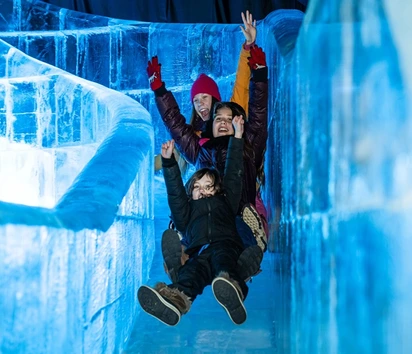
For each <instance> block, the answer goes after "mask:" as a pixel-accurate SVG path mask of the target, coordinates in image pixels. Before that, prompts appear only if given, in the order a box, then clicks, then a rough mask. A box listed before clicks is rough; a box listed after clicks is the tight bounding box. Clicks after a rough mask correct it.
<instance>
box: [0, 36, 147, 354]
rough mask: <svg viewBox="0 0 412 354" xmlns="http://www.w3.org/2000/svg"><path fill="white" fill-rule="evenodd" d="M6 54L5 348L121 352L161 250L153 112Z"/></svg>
mask: <svg viewBox="0 0 412 354" xmlns="http://www.w3.org/2000/svg"><path fill="white" fill-rule="evenodd" d="M0 52H1V54H2V55H1V58H0V68H1V69H2V75H3V78H2V79H0V98H1V100H0V123H1V124H0V132H1V137H0V200H1V201H0V240H1V242H0V289H1V290H0V299H1V301H0V312H1V314H2V316H1V317H0V352H1V353H61V352H67V353H74V352H78V350H79V348H83V349H82V350H84V352H88V353H91V352H95V353H102V352H105V351H106V350H109V351H111V352H113V351H119V350H121V348H123V347H124V345H125V342H126V340H127V338H128V336H129V334H130V331H131V326H132V324H133V318H134V316H133V314H134V313H135V311H136V301H135V294H136V291H137V287H138V286H139V285H140V284H141V282H142V281H144V280H145V279H147V277H148V272H149V270H150V265H151V262H152V258H153V253H154V239H153V237H152V235H153V232H154V231H153V187H152V183H153V177H152V175H153V172H152V171H153V140H154V139H153V130H152V126H151V118H150V115H149V114H148V112H147V111H146V110H145V109H144V108H143V107H142V106H141V105H139V104H138V103H137V102H135V101H133V100H132V99H130V98H128V97H126V96H124V95H122V94H120V93H117V92H115V91H112V90H109V89H107V88H105V87H103V86H100V85H97V84H94V83H92V82H87V81H85V80H83V79H79V78H76V77H75V76H72V75H70V74H67V73H65V72H63V71H61V70H59V69H56V68H53V67H50V66H49V65H45V64H42V63H40V62H38V61H36V60H33V59H31V58H29V57H27V56H25V55H24V54H22V53H21V52H19V51H18V50H16V49H15V48H12V47H10V46H9V45H7V44H6V43H4V42H3V41H0ZM6 202H8V203H6ZM16 203H19V204H16Z"/></svg>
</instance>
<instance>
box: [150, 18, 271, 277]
mask: <svg viewBox="0 0 412 354" xmlns="http://www.w3.org/2000/svg"><path fill="white" fill-rule="evenodd" d="M242 19H243V23H244V25H245V28H243V27H241V28H242V31H243V33H244V35H245V38H246V43H245V44H244V46H243V49H242V53H241V57H240V60H239V67H238V72H237V77H236V83H235V86H234V91H233V95H232V99H231V101H233V102H236V103H238V104H239V106H240V107H241V108H242V109H243V112H248V104H249V99H250V100H251V101H250V102H251V103H252V105H253V106H254V110H253V112H252V111H251V112H249V113H250V115H251V117H252V116H253V122H250V124H247V126H248V127H249V126H250V127H249V129H247V130H248V136H249V137H251V138H250V139H249V140H250V141H249V142H248V143H250V144H251V145H253V147H257V148H255V149H254V150H255V157H256V158H255V159H254V161H245V163H246V164H248V165H249V166H248V167H250V168H248V169H247V170H248V173H247V175H248V177H250V176H254V179H253V178H247V181H246V180H245V181H244V184H245V183H247V186H246V187H244V189H245V190H247V191H248V193H247V194H248V198H247V199H246V198H245V200H244V203H243V206H245V207H246V209H245V210H244V211H245V213H244V214H243V216H244V218H243V219H244V220H245V221H249V223H248V225H249V227H250V229H251V230H252V231H253V234H255V237H256V240H259V241H260V245H261V247H262V249H264V250H266V242H267V241H266V232H265V229H266V230H267V228H265V226H267V223H266V219H265V216H266V210H265V209H264V208H263V209H261V210H260V211H259V212H257V211H256V208H255V205H259V204H260V205H263V203H261V198H260V195H259V193H258V188H257V186H256V183H257V182H259V180H262V179H263V178H262V177H263V173H261V174H260V175H259V172H262V171H261V168H260V167H261V165H262V164H263V155H264V150H265V147H266V138H267V67H266V61H265V58H264V53H263V52H262V50H261V49H260V48H257V47H253V43H254V40H255V38H256V28H255V23H254V24H253V23H252V22H253V21H252V15H251V14H249V12H247V13H246V17H245V16H244V15H243V13H242ZM246 45H250V46H251V48H255V55H251V54H250V51H248V50H247V49H249V48H248V47H246ZM250 55H251V56H250ZM259 56H260V59H261V60H263V62H259V60H258V61H257V62H256V58H257V57H259ZM262 58H263V59H262ZM245 59H246V60H245ZM244 62H246V70H245V69H244V67H243V66H244V65H243V64H244ZM262 64H264V65H262ZM260 66H261V67H260ZM251 68H252V69H253V70H252V72H253V76H252V77H254V78H255V79H256V78H257V77H260V79H259V80H255V81H258V82H254V83H253V85H252V87H253V88H255V89H254V91H253V92H251V97H249V82H250V76H251ZM245 72H246V74H245ZM262 72H264V73H262ZM148 75H149V81H150V85H151V88H152V89H153V90H154V92H155V96H156V104H157V107H158V109H159V112H160V115H161V116H162V119H163V121H164V123H165V125H166V127H167V128H168V130H169V132H170V133H171V135H172V138H173V139H174V140H175V141H176V145H177V146H178V147H179V150H180V151H181V152H182V153H183V155H184V157H185V159H186V160H187V161H188V162H189V163H191V164H193V165H195V166H197V167H200V165H201V167H206V165H207V164H209V167H215V168H217V166H214V165H213V161H212V160H213V159H214V158H213V156H212V154H210V153H209V152H208V153H206V154H203V152H205V151H206V150H207V149H209V148H207V147H206V146H205V148H202V146H201V145H202V144H203V143H205V142H206V140H207V139H210V140H212V142H209V143H208V145H209V146H211V145H213V141H214V136H213V134H212V131H211V127H212V125H211V124H207V123H208V121H210V118H211V111H212V107H214V105H215V103H216V102H219V101H221V96H220V93H219V89H218V86H217V84H216V82H215V81H214V80H213V79H211V78H210V77H209V76H207V75H205V74H201V75H200V76H199V77H198V79H197V80H196V81H195V82H194V84H193V86H192V89H191V92H190V94H191V100H192V103H193V113H192V118H191V121H190V123H191V124H186V119H185V118H184V117H183V116H182V114H181V113H180V109H179V107H178V105H177V102H176V100H175V98H174V96H173V94H172V93H171V92H170V91H168V90H166V88H165V85H164V83H163V82H162V81H161V74H160V64H159V63H158V60H157V57H153V58H152V61H151V62H149V66H148ZM245 78H246V80H245ZM260 104H261V106H262V107H259V105H260ZM243 115H244V118H245V119H247V116H246V114H245V113H243ZM209 123H210V122H209ZM254 129H255V130H257V131H256V133H253V132H252V130H254ZM257 136H259V138H257ZM255 137H256V139H255ZM212 150H213V151H215V152H216V151H218V150H217V149H216V148H215V147H212ZM224 151H225V148H224V149H223V155H221V156H226V153H225V152H224ZM199 152H201V154H200V155H201V159H200V160H202V161H200V160H198V157H199ZM205 156H206V157H207V156H209V157H210V161H206V160H207V158H206V160H205V159H204V157H205ZM255 161H259V166H258V167H257V166H256V164H255ZM221 162H224V161H221ZM223 165H224V163H223ZM220 172H223V171H220ZM259 177H260V178H259ZM252 179H253V181H252ZM252 194H253V196H252ZM256 197H258V199H259V201H258V202H256ZM262 216H263V218H262ZM250 221H252V222H250ZM256 234H257V235H258V236H256ZM262 241H263V242H262ZM162 244H163V242H162ZM175 251H176V250H173V251H172V252H171V253H174V254H176V252H175ZM163 255H164V258H165V260H166V263H167V259H166V258H168V257H167V256H165V253H163ZM168 268H169V269H170V267H169V265H168ZM174 268H176V267H174Z"/></svg>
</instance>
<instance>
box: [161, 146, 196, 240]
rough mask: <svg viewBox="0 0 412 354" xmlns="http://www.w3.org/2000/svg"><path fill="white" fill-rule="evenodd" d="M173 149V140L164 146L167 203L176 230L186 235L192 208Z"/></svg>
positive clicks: (163, 161) (163, 157)
mask: <svg viewBox="0 0 412 354" xmlns="http://www.w3.org/2000/svg"><path fill="white" fill-rule="evenodd" d="M173 148H174V141H173V140H170V141H167V142H165V143H164V144H163V145H162V166H163V175H164V179H165V183H166V190H167V201H168V203H169V208H170V211H171V214H172V215H171V218H172V220H173V222H174V224H175V226H176V228H177V229H178V230H179V231H180V232H182V233H185V232H186V227H187V224H188V223H189V218H190V207H189V203H188V198H187V195H186V191H185V187H184V185H183V181H182V176H181V174H180V169H179V166H178V164H177V161H176V159H175V157H174V154H173Z"/></svg>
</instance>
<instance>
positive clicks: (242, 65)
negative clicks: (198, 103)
mask: <svg viewBox="0 0 412 354" xmlns="http://www.w3.org/2000/svg"><path fill="white" fill-rule="evenodd" d="M242 21H243V26H244V27H242V26H240V29H241V30H242V33H243V35H244V36H245V42H244V44H243V45H242V48H241V50H240V56H239V61H238V65H237V71H236V80H235V84H234V86H233V91H232V97H231V99H230V101H231V102H236V103H237V104H239V105H241V106H242V108H243V109H244V110H245V112H247V111H248V107H249V83H250V75H251V71H250V67H249V65H248V58H249V56H250V48H251V47H252V46H253V45H254V44H255V40H256V20H254V21H253V16H252V14H251V13H249V11H246V15H245V14H244V13H243V12H242Z"/></svg>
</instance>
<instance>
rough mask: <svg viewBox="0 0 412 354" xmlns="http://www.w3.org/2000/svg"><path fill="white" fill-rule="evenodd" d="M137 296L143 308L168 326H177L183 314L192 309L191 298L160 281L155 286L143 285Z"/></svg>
mask: <svg viewBox="0 0 412 354" xmlns="http://www.w3.org/2000/svg"><path fill="white" fill-rule="evenodd" d="M137 298H138V300H139V303H140V305H141V306H142V309H143V310H144V311H145V312H147V313H148V314H149V315H151V316H153V317H155V318H157V319H158V320H159V321H161V322H163V323H164V324H166V325H168V326H176V325H177V324H178V323H179V322H180V318H181V315H182V314H185V313H187V312H188V311H189V310H190V306H191V302H190V300H189V298H188V297H187V296H186V295H185V294H183V293H182V292H180V291H179V290H177V289H172V288H169V287H167V286H166V284H165V283H158V284H156V286H155V287H154V288H151V287H149V286H146V285H142V286H141V287H140V288H139V290H138V292H137Z"/></svg>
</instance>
